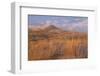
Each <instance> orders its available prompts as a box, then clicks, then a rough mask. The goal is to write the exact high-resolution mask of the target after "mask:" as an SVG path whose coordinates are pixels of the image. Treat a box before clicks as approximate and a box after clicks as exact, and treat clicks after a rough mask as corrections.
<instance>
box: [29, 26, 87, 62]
mask: <svg viewBox="0 0 100 76" xmlns="http://www.w3.org/2000/svg"><path fill="white" fill-rule="evenodd" d="M87 42H88V36H87V33H83V32H73V31H63V30H61V29H59V28H56V27H54V26H49V27H47V28H45V29H42V30H40V29H39V30H33V29H32V28H28V60H49V59H74V58H76V59H77V58H87V57H88V43H87Z"/></svg>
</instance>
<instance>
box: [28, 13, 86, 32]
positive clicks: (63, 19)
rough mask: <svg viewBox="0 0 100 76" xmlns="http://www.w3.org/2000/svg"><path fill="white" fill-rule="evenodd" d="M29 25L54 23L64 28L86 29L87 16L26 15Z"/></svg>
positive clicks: (81, 30) (82, 30)
mask: <svg viewBox="0 0 100 76" xmlns="http://www.w3.org/2000/svg"><path fill="white" fill-rule="evenodd" d="M28 25H29V26H43V25H55V26H56V27H59V28H62V29H64V30H74V31H78V32H87V31H88V17H79V16H50V15H28Z"/></svg>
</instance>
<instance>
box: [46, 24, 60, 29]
mask: <svg viewBox="0 0 100 76" xmlns="http://www.w3.org/2000/svg"><path fill="white" fill-rule="evenodd" d="M45 29H48V30H51V29H59V28H57V27H56V26H54V25H49V26H48V27H46V28H45Z"/></svg>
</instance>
